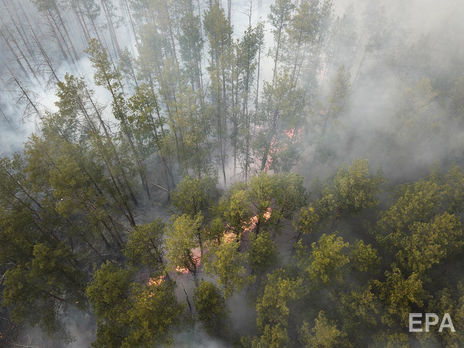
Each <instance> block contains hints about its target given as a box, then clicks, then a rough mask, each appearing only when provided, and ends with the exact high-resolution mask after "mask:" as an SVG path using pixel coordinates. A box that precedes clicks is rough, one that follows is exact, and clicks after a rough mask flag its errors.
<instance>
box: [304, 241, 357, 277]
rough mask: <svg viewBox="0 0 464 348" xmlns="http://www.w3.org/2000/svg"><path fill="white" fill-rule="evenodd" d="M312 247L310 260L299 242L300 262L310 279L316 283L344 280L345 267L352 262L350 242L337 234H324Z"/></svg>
mask: <svg viewBox="0 0 464 348" xmlns="http://www.w3.org/2000/svg"><path fill="white" fill-rule="evenodd" d="M311 247H312V250H311V253H310V255H309V260H308V255H307V254H306V252H305V249H304V247H303V245H302V243H301V242H299V243H298V254H297V255H298V263H299V265H300V267H302V268H303V270H304V271H305V272H306V274H307V275H308V276H309V279H311V280H312V281H314V282H316V284H317V283H322V284H328V283H329V282H334V281H336V282H342V281H343V274H344V272H343V269H344V267H345V266H346V265H347V264H348V263H349V262H350V259H349V255H348V248H349V243H345V242H344V240H343V238H342V237H341V236H337V235H336V234H329V235H328V234H323V235H322V236H321V237H320V238H319V240H318V242H317V243H316V242H314V243H312V245H311Z"/></svg>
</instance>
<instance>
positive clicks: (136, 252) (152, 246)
mask: <svg viewBox="0 0 464 348" xmlns="http://www.w3.org/2000/svg"><path fill="white" fill-rule="evenodd" d="M164 229H165V225H164V223H163V222H162V221H161V219H156V220H154V221H153V222H151V223H149V224H145V225H139V226H137V227H135V228H134V229H133V230H132V232H131V233H130V234H129V236H128V239H127V243H126V247H125V249H124V254H125V255H126V257H127V259H128V261H129V263H131V264H132V265H143V266H146V267H148V268H149V269H150V271H151V272H153V273H154V274H155V275H161V274H163V273H164V263H163V255H164V246H163V234H164Z"/></svg>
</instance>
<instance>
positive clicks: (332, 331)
mask: <svg viewBox="0 0 464 348" xmlns="http://www.w3.org/2000/svg"><path fill="white" fill-rule="evenodd" d="M314 322H315V324H314V327H313V328H310V325H309V324H308V322H304V323H303V326H302V327H301V331H300V341H301V342H302V343H303V344H304V346H305V347H317V348H329V347H330V348H332V347H334V348H336V347H351V344H349V343H348V342H347V341H346V334H345V333H344V332H343V331H340V330H339V329H338V328H337V326H336V325H334V324H333V323H332V322H330V321H329V320H328V319H327V317H326V315H325V313H324V312H323V311H320V312H319V314H318V316H317V318H316V319H315V321H314Z"/></svg>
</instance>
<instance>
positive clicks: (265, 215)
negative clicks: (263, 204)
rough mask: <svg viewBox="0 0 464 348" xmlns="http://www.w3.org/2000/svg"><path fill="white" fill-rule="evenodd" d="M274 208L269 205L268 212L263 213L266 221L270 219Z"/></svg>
mask: <svg viewBox="0 0 464 348" xmlns="http://www.w3.org/2000/svg"><path fill="white" fill-rule="evenodd" d="M271 214H272V208H271V207H269V208H267V209H266V212H265V213H264V214H263V218H264V221H268V220H269V219H270V218H271Z"/></svg>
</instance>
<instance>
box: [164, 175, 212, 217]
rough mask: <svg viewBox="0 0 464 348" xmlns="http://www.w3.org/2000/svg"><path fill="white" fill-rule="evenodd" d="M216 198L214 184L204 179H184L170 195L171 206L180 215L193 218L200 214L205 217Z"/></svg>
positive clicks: (207, 178)
mask: <svg viewBox="0 0 464 348" xmlns="http://www.w3.org/2000/svg"><path fill="white" fill-rule="evenodd" d="M216 196H217V189H216V182H215V180H214V179H212V178H209V177H206V178H201V179H195V178H192V177H188V176H186V177H184V178H183V179H182V181H181V182H180V183H179V184H178V185H177V188H176V191H175V192H173V193H172V204H173V205H174V206H175V207H176V208H177V209H179V210H180V211H181V213H182V214H188V215H190V216H192V217H193V216H195V215H197V214H198V213H202V214H203V215H204V216H206V215H207V214H208V213H209V210H210V208H211V206H212V205H213V202H214V200H215V198H216Z"/></svg>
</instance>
